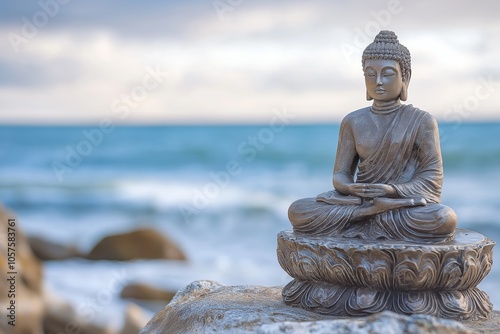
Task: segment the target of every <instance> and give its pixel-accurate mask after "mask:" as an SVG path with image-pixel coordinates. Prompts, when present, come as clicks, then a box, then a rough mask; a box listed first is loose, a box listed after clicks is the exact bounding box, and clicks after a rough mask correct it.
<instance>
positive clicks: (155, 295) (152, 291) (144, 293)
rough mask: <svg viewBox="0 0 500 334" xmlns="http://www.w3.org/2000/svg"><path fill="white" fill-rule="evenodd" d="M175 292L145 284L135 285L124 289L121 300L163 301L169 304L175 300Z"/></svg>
mask: <svg viewBox="0 0 500 334" xmlns="http://www.w3.org/2000/svg"><path fill="white" fill-rule="evenodd" d="M174 296H175V292H172V291H167V290H162V289H159V288H156V287H154V286H151V285H148V284H144V283H133V284H129V285H127V286H126V287H124V288H123V290H122V291H121V293H120V297H121V298H133V299H143V300H163V301H166V302H169V301H171V300H172V298H174Z"/></svg>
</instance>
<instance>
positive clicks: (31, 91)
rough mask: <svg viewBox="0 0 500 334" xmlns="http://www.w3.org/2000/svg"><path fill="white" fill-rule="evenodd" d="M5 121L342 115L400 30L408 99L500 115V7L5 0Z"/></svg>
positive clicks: (451, 110) (0, 102) (439, 112)
mask: <svg viewBox="0 0 500 334" xmlns="http://www.w3.org/2000/svg"><path fill="white" fill-rule="evenodd" d="M0 8H1V11H0V124H36V125H44V124H47V125H50V124H98V123H99V122H101V121H103V120H105V119H112V120H113V122H115V123H117V124H185V123H188V124H192V123H197V124H198V123H201V124H205V123H209V124H218V123H223V124H225V123H229V124H231V123H266V122H268V121H269V120H270V119H272V117H274V116H273V115H274V114H275V113H276V111H277V110H287V112H288V113H290V114H293V115H294V118H293V122H295V123H321V122H338V121H340V120H341V119H342V117H343V116H345V115H346V114H347V113H349V112H350V111H353V110H356V109H359V108H362V107H364V106H367V105H369V102H368V101H366V99H365V88H364V78H363V73H362V70H361V53H362V51H363V49H364V47H366V45H368V44H369V43H370V42H371V41H373V38H374V36H375V35H376V34H377V33H378V31H380V30H383V29H387V30H393V31H395V32H396V34H397V35H398V37H399V40H400V42H401V43H402V44H404V45H405V46H406V47H408V49H409V50H410V52H411V54H412V80H411V83H410V87H409V99H408V101H407V103H411V104H413V105H415V106H417V107H419V108H421V109H424V110H426V111H429V112H430V113H432V114H433V115H434V116H435V117H436V118H438V120H441V121H448V122H457V121H499V120H500V94H499V92H500V65H499V60H500V20H498V13H499V12H500V2H499V1H498V0H486V1H481V0H478V1H469V0H457V1H453V2H445V1H429V0H419V1H417V0H389V1H387V0H386V1H381V0H371V1H341V0H325V1H316V0H311V1H305V0H300V1H299V0H286V1H285V0H283V1H281V0H276V1H269V0H268V1H261V0H253V1H250V0H193V1H186V0H185V1H159V0H156V1H138V0H128V1H126V0H125V1H118V0H108V1H98V0H40V1H28V0H21V1H8V0H0Z"/></svg>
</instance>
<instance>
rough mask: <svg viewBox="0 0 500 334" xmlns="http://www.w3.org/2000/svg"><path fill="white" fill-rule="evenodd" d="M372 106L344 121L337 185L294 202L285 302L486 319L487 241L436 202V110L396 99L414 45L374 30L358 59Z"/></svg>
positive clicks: (285, 240) (332, 311)
mask: <svg viewBox="0 0 500 334" xmlns="http://www.w3.org/2000/svg"><path fill="white" fill-rule="evenodd" d="M362 64H363V72H364V76H365V84H366V98H367V99H368V100H373V103H372V105H371V106H370V107H366V108H362V109H359V110H356V111H354V112H352V113H350V114H348V115H347V116H346V117H345V118H344V119H343V121H342V123H341V125H340V132H339V142H338V147H337V155H336V158H335V166H334V171H333V188H334V189H333V190H330V191H327V192H325V193H322V194H319V195H318V196H316V198H305V199H300V200H298V201H295V202H294V203H292V205H291V206H290V208H289V211H288V215H289V218H290V222H291V223H292V226H293V231H282V232H280V233H279V234H278V237H277V241H278V245H277V250H276V251H277V257H278V262H279V263H280V265H281V267H282V268H283V270H285V271H286V272H287V273H288V274H289V275H290V276H291V277H292V278H293V280H292V281H291V282H289V283H288V284H287V285H286V286H285V287H284V288H283V291H282V296H283V301H284V302H285V303H286V304H287V305H291V306H297V307H301V308H304V309H306V310H310V311H313V312H317V313H321V314H328V315H334V316H364V315H368V314H374V313H378V312H382V311H384V310H388V311H393V312H396V313H400V314H415V313H420V314H428V315H432V316H436V317H442V318H451V319H457V320H481V319H483V320H484V319H487V318H488V315H489V314H490V313H491V311H492V304H491V302H490V300H489V297H488V295H487V294H486V293H485V292H484V291H482V290H481V289H479V288H478V287H477V285H478V284H479V282H481V281H482V280H483V279H484V277H486V275H487V274H488V273H489V271H490V269H491V266H492V251H493V246H494V245H495V242H494V241H493V240H491V239H489V238H488V237H486V236H483V235H481V234H480V233H477V232H474V231H469V230H464V229H460V228H456V225H457V216H456V214H455V212H454V211H453V210H452V209H451V208H449V207H447V206H444V205H442V204H441V203H440V202H441V187H442V184H443V162H442V158H441V149H440V145H439V132H438V127H437V123H436V121H435V119H434V118H433V117H432V116H431V115H430V114H429V113H427V112H425V111H422V110H420V109H418V108H415V107H413V106H412V105H411V104H410V105H404V104H402V103H401V101H406V99H407V96H408V85H409V83H410V77H411V68H410V53H409V51H408V49H407V48H406V47H404V46H403V45H401V44H400V43H399V41H398V39H397V36H396V35H395V34H394V33H393V32H391V31H381V32H380V33H379V34H378V35H377V36H376V37H375V41H374V42H373V43H371V44H370V45H368V47H367V48H366V49H365V50H364V52H363V57H362Z"/></svg>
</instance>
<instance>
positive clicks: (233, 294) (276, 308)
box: [140, 281, 500, 334]
mask: <svg viewBox="0 0 500 334" xmlns="http://www.w3.org/2000/svg"><path fill="white" fill-rule="evenodd" d="M281 291H282V287H259V286H223V285H220V284H218V283H217V282H213V281H197V282H193V283H191V284H190V285H188V286H187V287H186V288H184V289H182V290H181V291H179V292H178V293H177V294H176V295H175V298H174V299H173V300H172V301H171V302H170V304H168V305H167V306H166V307H165V308H164V309H163V310H162V311H160V312H158V313H157V314H156V315H155V316H154V317H153V318H152V319H151V320H150V321H149V322H148V324H147V325H146V326H145V327H144V328H143V329H142V330H141V331H140V334H163V333H169V334H177V333H178V334H181V333H182V334H186V333H190V334H194V333H199V334H202V333H219V334H223V333H228V334H229V333H231V334H250V333H260V334H292V333H301V334H309V333H310V334H312V333H315V334H327V333H328V334H329V333H345V334H348V333H352V334H364V333H366V334H385V333H408V334H409V333H412V334H417V333H419V334H424V333H425V334H472V333H483V334H487V333H488V334H490V333H499V331H498V328H499V320H500V314H499V312H498V311H494V312H493V313H492V314H491V316H490V318H489V319H488V320H485V321H468V322H458V321H454V320H450V319H440V318H435V317H432V316H429V315H423V314H415V315H411V316H407V315H401V314H396V313H393V312H390V311H384V312H381V313H377V314H373V315H370V316H366V317H355V318H353V317H333V316H327V315H321V314H317V313H313V312H310V311H307V310H304V309H301V308H296V307H292V306H288V305H286V304H285V303H284V302H283V300H282V296H281Z"/></svg>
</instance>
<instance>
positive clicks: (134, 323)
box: [120, 304, 151, 334]
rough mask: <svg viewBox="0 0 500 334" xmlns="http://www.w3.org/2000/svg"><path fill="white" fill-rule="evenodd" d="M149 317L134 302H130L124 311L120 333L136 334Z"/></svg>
mask: <svg viewBox="0 0 500 334" xmlns="http://www.w3.org/2000/svg"><path fill="white" fill-rule="evenodd" d="M150 318H151V317H150V316H148V315H147V314H146V313H145V312H144V311H143V310H142V308H140V307H139V306H137V305H135V304H130V305H128V307H127V310H126V311H125V322H124V324H123V327H122V330H121V331H120V334H137V333H139V331H140V330H141V328H142V327H144V326H145V325H146V324H147V322H148V320H149V319H150Z"/></svg>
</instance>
